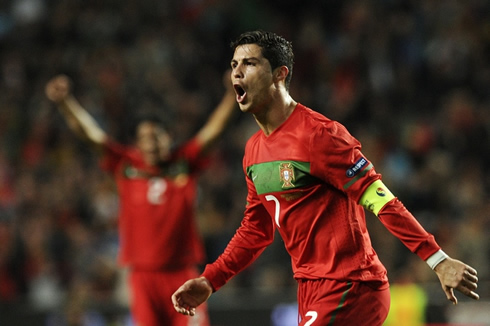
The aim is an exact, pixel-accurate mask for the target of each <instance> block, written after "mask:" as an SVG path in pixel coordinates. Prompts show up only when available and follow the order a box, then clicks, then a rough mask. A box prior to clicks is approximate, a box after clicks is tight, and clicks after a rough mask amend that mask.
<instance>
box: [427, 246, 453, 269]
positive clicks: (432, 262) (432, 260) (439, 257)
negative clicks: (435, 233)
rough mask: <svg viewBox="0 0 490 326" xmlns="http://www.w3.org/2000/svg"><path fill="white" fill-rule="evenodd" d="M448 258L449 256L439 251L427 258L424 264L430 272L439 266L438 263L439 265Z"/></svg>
mask: <svg viewBox="0 0 490 326" xmlns="http://www.w3.org/2000/svg"><path fill="white" fill-rule="evenodd" d="M448 257H449V256H448V255H447V254H446V253H445V252H444V251H442V250H441V249H439V250H438V251H436V252H435V253H434V254H432V255H431V256H430V257H429V258H427V260H426V261H425V262H426V263H427V265H429V267H430V268H431V269H432V270H434V269H435V268H436V266H437V265H439V263H441V262H442V261H443V260H445V259H446V258H448Z"/></svg>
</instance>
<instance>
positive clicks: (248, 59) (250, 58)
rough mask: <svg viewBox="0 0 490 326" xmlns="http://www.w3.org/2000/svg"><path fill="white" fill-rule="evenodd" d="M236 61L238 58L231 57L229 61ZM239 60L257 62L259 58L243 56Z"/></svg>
mask: <svg viewBox="0 0 490 326" xmlns="http://www.w3.org/2000/svg"><path fill="white" fill-rule="evenodd" d="M238 61H239V60H236V59H231V61H230V63H235V62H238ZM241 61H245V62H246V61H257V62H259V61H260V59H259V58H257V57H245V58H243V59H241Z"/></svg>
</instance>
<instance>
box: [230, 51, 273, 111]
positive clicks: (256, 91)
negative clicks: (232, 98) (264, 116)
mask: <svg viewBox="0 0 490 326" xmlns="http://www.w3.org/2000/svg"><path fill="white" fill-rule="evenodd" d="M231 68H232V72H231V81H232V83H233V87H234V88H235V92H236V94H237V95H236V99H237V102H238V104H239V106H240V110H242V111H243V112H250V113H253V114H259V113H260V112H261V110H262V109H263V108H264V107H266V106H267V105H268V104H269V103H270V102H271V100H272V92H273V88H274V84H273V78H272V77H273V76H272V69H271V65H270V63H269V60H267V59H266V58H264V57H263V56H262V51H261V48H260V47H259V46H258V45H257V44H244V45H240V46H238V47H237V48H236V49H235V53H234V55H233V59H232V60H231Z"/></svg>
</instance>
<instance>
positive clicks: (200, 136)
mask: <svg viewBox="0 0 490 326" xmlns="http://www.w3.org/2000/svg"><path fill="white" fill-rule="evenodd" d="M223 83H224V85H225V88H226V92H225V94H224V95H223V98H222V99H221V102H220V103H219V104H218V106H217V107H216V108H215V109H214V111H213V112H212V113H211V115H210V116H209V118H208V120H207V121H206V124H205V125H204V126H203V127H202V128H201V129H200V130H199V131H198V133H197V136H196V137H197V140H198V142H199V143H200V144H201V145H202V148H203V151H206V150H208V149H209V148H210V146H211V145H212V144H213V143H214V142H215V141H216V140H217V139H218V137H219V136H221V134H222V133H223V132H224V130H225V128H226V125H227V124H228V122H229V121H230V118H231V116H232V114H233V111H234V110H235V109H236V108H237V103H236V97H235V96H236V95H235V91H234V90H233V85H232V83H231V79H230V72H229V71H227V72H226V73H225V74H224V77H223Z"/></svg>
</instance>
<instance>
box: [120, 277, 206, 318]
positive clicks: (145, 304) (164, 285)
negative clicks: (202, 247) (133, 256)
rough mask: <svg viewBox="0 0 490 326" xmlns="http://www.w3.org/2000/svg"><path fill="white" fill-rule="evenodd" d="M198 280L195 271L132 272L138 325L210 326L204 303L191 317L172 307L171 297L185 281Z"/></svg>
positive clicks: (133, 301)
mask: <svg viewBox="0 0 490 326" xmlns="http://www.w3.org/2000/svg"><path fill="white" fill-rule="evenodd" d="M198 276H199V274H198V272H197V270H195V269H194V268H188V269H184V270H178V271H138V270H131V271H130V274H129V284H130V288H131V314H132V316H133V319H134V321H135V323H136V325H143V326H162V325H166V326H191V325H192V326H209V325H210V322H209V316H208V311H207V306H206V304H205V303H204V304H202V305H200V306H199V307H198V308H197V309H196V314H195V315H194V316H192V317H191V316H184V315H182V314H179V313H178V312H176V311H175V309H174V306H173V304H172V299H171V297H172V294H173V293H174V292H175V291H176V290H177V289H178V288H179V287H180V286H181V285H182V284H184V282H185V281H187V280H188V279H191V278H195V277H198Z"/></svg>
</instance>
